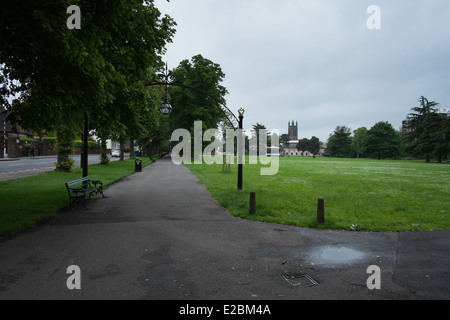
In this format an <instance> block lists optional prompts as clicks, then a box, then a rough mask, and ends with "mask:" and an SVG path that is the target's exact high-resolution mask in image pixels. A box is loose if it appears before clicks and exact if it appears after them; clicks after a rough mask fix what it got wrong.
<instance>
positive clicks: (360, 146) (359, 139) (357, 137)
mask: <svg viewBox="0 0 450 320" xmlns="http://www.w3.org/2000/svg"><path fill="white" fill-rule="evenodd" d="M367 131H368V130H367V128H366V127H361V128H358V129H356V130H355V131H353V139H352V152H353V153H354V154H355V155H356V157H357V158H359V157H364V156H365V153H366V139H367Z"/></svg>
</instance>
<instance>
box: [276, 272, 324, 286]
mask: <svg viewBox="0 0 450 320" xmlns="http://www.w3.org/2000/svg"><path fill="white" fill-rule="evenodd" d="M283 278H284V279H285V280H286V281H287V282H288V283H289V284H290V285H291V286H293V287H312V286H316V285H318V284H319V283H318V282H317V281H316V280H314V279H313V278H311V276H310V275H309V274H306V273H303V274H283Z"/></svg>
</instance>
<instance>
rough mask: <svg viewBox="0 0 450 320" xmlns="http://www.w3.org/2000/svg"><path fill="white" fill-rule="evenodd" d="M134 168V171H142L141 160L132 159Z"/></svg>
mask: <svg viewBox="0 0 450 320" xmlns="http://www.w3.org/2000/svg"><path fill="white" fill-rule="evenodd" d="M134 170H135V172H142V160H141V159H136V160H134Z"/></svg>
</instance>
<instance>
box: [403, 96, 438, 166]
mask: <svg viewBox="0 0 450 320" xmlns="http://www.w3.org/2000/svg"><path fill="white" fill-rule="evenodd" d="M419 103H420V105H419V106H418V107H414V108H412V109H411V110H412V111H414V112H412V113H410V114H409V115H408V127H409V128H410V130H411V131H410V133H409V134H408V136H409V144H408V151H409V152H411V153H412V154H413V155H414V156H416V157H418V158H425V159H426V162H430V159H431V156H432V155H433V150H434V146H433V145H432V144H431V143H430V142H431V141H430V134H431V133H430V129H432V128H433V127H432V126H431V125H430V124H429V122H430V121H432V120H430V119H431V117H432V116H431V115H432V114H433V113H435V107H437V106H438V105H439V103H437V102H435V101H429V100H428V99H427V98H425V97H424V96H421V97H420V98H419Z"/></svg>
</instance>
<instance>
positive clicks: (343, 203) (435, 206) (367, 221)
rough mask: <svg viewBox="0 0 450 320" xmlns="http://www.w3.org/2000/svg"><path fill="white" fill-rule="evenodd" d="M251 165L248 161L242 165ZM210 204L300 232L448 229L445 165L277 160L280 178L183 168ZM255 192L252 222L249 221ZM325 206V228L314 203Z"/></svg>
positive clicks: (449, 191)
mask: <svg viewBox="0 0 450 320" xmlns="http://www.w3.org/2000/svg"><path fill="white" fill-rule="evenodd" d="M247 163H248V161H247ZM188 167H189V168H190V169H191V170H192V171H193V172H194V173H195V174H196V175H197V176H198V177H199V178H200V180H201V181H203V183H204V184H205V185H206V186H207V188H208V189H209V190H210V192H211V194H212V196H213V197H214V198H215V199H216V200H217V201H218V202H219V203H220V204H221V205H222V206H224V207H225V208H227V209H228V211H229V212H230V213H231V214H233V215H235V216H238V217H242V218H246V219H252V220H259V221H266V222H275V223H280V224H287V225H296V226H303V227H318V228H333V229H348V230H353V229H357V230H369V231H406V230H434V229H448V228H450V165H448V164H436V163H425V162H424V161H400V160H397V161H395V160H392V161H391V160H381V161H380V160H370V159H335V158H316V159H313V158H296V157H283V158H280V168H279V172H278V174H277V175H274V176H261V175H260V167H261V166H260V165H249V164H245V165H244V177H243V183H244V190H243V191H238V190H237V166H236V165H234V166H232V171H231V173H224V172H222V166H221V165H206V164H203V165H194V164H193V165H188ZM250 191H255V192H256V208H257V212H256V214H255V215H249V214H248V208H249V193H250ZM319 197H322V198H324V200H325V224H321V225H318V224H317V222H316V215H317V199H318V198H319Z"/></svg>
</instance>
